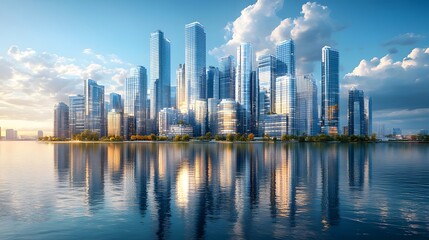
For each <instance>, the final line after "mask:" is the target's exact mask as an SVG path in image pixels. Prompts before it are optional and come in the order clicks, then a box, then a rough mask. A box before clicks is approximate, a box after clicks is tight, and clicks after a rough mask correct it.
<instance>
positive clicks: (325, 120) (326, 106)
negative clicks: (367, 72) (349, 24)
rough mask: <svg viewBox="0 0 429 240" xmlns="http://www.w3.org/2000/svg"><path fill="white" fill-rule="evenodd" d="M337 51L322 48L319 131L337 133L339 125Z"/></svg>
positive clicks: (327, 47) (326, 47) (338, 65)
mask: <svg viewBox="0 0 429 240" xmlns="http://www.w3.org/2000/svg"><path fill="white" fill-rule="evenodd" d="M339 67H340V64H339V53H338V51H336V50H333V49H332V48H331V47H329V46H325V47H323V48H322V86H321V97H322V103H321V104H322V108H321V110H322V111H321V116H320V125H321V132H322V133H324V134H330V135H332V134H338V126H339V118H338V117H339V109H340V108H339V100H340V84H339Z"/></svg>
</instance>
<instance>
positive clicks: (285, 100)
mask: <svg viewBox="0 0 429 240" xmlns="http://www.w3.org/2000/svg"><path fill="white" fill-rule="evenodd" d="M275 112H276V114H286V115H287V116H288V117H287V119H288V121H287V122H288V127H287V129H288V130H287V134H289V135H296V79H295V77H293V76H292V75H285V76H281V77H277V79H276V100H275ZM265 124H266V122H265Z"/></svg>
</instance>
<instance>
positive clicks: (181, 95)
mask: <svg viewBox="0 0 429 240" xmlns="http://www.w3.org/2000/svg"><path fill="white" fill-rule="evenodd" d="M176 81H177V83H176V84H177V91H176V101H177V102H176V105H177V109H179V111H180V112H181V113H186V112H188V108H187V106H186V100H185V99H186V95H185V94H186V90H185V88H186V83H185V64H179V67H178V68H177V70H176Z"/></svg>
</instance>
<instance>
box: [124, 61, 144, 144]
mask: <svg viewBox="0 0 429 240" xmlns="http://www.w3.org/2000/svg"><path fill="white" fill-rule="evenodd" d="M124 85H125V91H124V98H125V99H124V137H125V138H126V139H128V138H129V137H130V136H131V135H134V134H140V135H144V134H146V133H147V130H146V128H147V117H146V116H147V115H146V114H147V73H146V68H144V67H142V66H137V67H136V68H133V69H131V71H130V76H129V77H127V78H126V79H125V84H124Z"/></svg>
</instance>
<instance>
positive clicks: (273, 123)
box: [264, 114, 289, 139]
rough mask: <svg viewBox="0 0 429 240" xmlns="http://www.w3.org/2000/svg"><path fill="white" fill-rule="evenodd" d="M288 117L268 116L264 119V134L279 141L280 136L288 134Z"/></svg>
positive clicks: (282, 115)
mask: <svg viewBox="0 0 429 240" xmlns="http://www.w3.org/2000/svg"><path fill="white" fill-rule="evenodd" d="M288 123H289V121H288V115H287V114H268V115H265V117H264V134H265V135H267V136H269V137H276V138H278V139H280V137H281V136H283V135H286V134H288V128H289V126H288Z"/></svg>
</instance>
